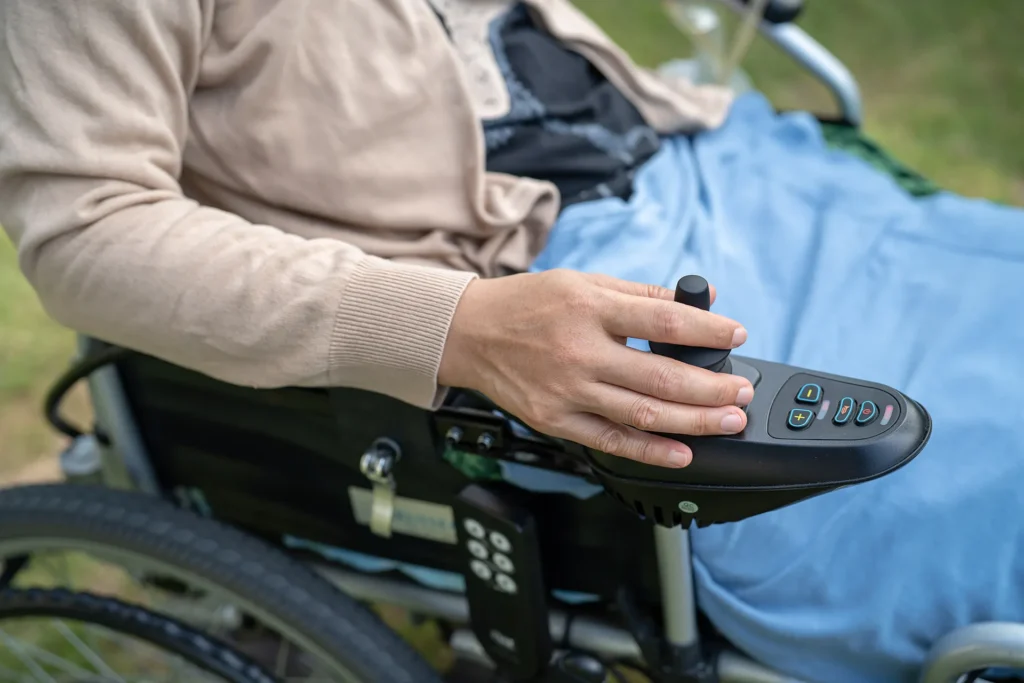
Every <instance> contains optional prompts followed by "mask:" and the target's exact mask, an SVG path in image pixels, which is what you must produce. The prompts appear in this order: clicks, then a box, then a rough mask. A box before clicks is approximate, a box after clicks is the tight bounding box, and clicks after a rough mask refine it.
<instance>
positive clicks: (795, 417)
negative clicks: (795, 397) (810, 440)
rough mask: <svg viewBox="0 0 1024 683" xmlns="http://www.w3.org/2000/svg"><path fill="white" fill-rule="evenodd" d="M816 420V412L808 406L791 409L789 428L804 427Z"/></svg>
mask: <svg viewBox="0 0 1024 683" xmlns="http://www.w3.org/2000/svg"><path fill="white" fill-rule="evenodd" d="M813 421H814V413H812V412H811V411H810V410H807V409H806V408H793V410H791V411H789V421H788V424H789V428H790V429H804V428H805V427H807V425H809V424H811V422H813Z"/></svg>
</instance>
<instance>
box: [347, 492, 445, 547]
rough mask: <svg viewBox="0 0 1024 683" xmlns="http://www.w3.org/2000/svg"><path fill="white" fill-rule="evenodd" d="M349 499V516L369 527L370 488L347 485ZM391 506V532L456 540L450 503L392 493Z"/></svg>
mask: <svg viewBox="0 0 1024 683" xmlns="http://www.w3.org/2000/svg"><path fill="white" fill-rule="evenodd" d="M348 498H349V501H350V502H351V503H352V516H353V517H355V520H356V522H358V523H359V524H362V525H363V526H369V525H370V516H371V512H372V510H373V492H372V491H370V489H362V488H359V487H357V486H350V487H349V488H348ZM394 506H395V511H394V515H393V516H392V518H391V531H392V532H394V533H396V534H405V535H406V536H416V537H417V538H425V539H427V540H429V541H437V542H439V543H451V544H452V545H454V544H455V543H457V542H458V537H457V536H456V534H455V512H454V511H453V510H452V508H451V507H450V506H448V505H439V504H437V503H428V502H427V501H425V500H416V499H415V498H403V497H402V496H395V501H394Z"/></svg>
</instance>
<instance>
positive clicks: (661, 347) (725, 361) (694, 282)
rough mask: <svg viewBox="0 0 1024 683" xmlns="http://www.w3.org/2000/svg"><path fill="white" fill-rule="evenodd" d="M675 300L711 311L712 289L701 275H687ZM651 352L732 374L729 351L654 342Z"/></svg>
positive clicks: (677, 284) (678, 283) (699, 366)
mask: <svg viewBox="0 0 1024 683" xmlns="http://www.w3.org/2000/svg"><path fill="white" fill-rule="evenodd" d="M675 300H676V302H677V303H680V304H685V305H686V306H693V307H694V308H699V309H700V310H702V311H707V310H710V309H711V287H710V286H709V285H708V281H707V280H705V279H704V278H702V277H701V276H700V275H687V276H686V277H683V278H680V280H679V282H677V283H676V294H675ZM651 351H652V352H654V353H656V354H658V355H659V356H667V357H669V358H674V359H675V360H677V361H679V362H681V363H686V364H687V365H693V366H695V367H698V368H704V369H705V370H710V371H711V372H725V373H729V372H732V364H731V363H730V362H729V353H730V350H729V349H709V348H706V347H703V346H682V345H680V344H666V343H664V342H653V341H652V342H651Z"/></svg>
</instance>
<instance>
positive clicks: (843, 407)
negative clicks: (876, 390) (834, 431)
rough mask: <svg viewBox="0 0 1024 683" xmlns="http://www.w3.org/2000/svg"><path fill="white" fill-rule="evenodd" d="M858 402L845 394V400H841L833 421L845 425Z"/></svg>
mask: <svg viewBox="0 0 1024 683" xmlns="http://www.w3.org/2000/svg"><path fill="white" fill-rule="evenodd" d="M856 405H857V404H856V402H855V401H854V400H853V399H852V398H850V397H849V396H844V397H843V400H842V401H840V402H839V407H838V408H836V416H835V417H833V418H832V421H833V422H835V423H836V424H837V425H844V424H846V423H847V422H849V421H850V416H851V415H853V409H854V406H856Z"/></svg>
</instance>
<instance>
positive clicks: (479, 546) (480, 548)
mask: <svg viewBox="0 0 1024 683" xmlns="http://www.w3.org/2000/svg"><path fill="white" fill-rule="evenodd" d="M466 545H467V546H468V547H469V552H470V553H471V554H472V555H473V557H479V558H480V559H481V560H486V559H487V556H488V555H489V554H490V553H488V552H487V546H485V545H484V544H483V543H481V542H480V541H478V540H476V539H475V538H471V539H469V543H467V544H466Z"/></svg>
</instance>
